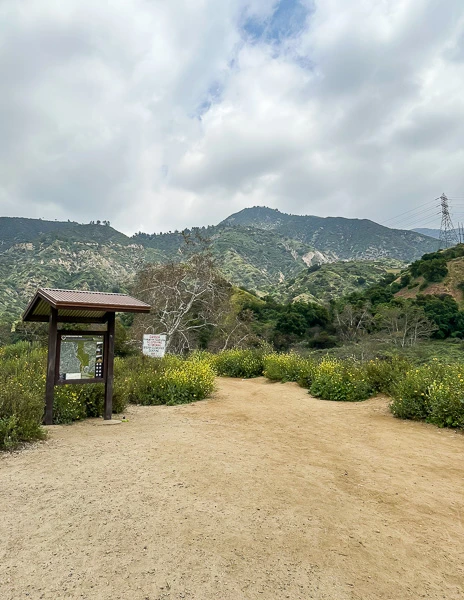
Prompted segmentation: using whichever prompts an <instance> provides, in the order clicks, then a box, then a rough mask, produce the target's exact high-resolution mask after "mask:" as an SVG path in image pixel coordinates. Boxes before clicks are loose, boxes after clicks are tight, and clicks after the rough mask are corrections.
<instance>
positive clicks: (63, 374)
mask: <svg viewBox="0 0 464 600" xmlns="http://www.w3.org/2000/svg"><path fill="white" fill-rule="evenodd" d="M59 373H60V379H94V378H96V377H97V378H99V377H103V336H102V335H101V336H100V335H62V336H61V349H60V368H59Z"/></svg>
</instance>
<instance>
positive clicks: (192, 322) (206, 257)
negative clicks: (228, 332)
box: [134, 246, 232, 352]
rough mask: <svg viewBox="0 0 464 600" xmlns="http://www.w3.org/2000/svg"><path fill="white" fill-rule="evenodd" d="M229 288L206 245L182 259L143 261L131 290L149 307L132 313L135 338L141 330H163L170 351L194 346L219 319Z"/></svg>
mask: <svg viewBox="0 0 464 600" xmlns="http://www.w3.org/2000/svg"><path fill="white" fill-rule="evenodd" d="M191 249H192V247H191V246H189V247H188V250H191ZM195 249H196V248H193V250H195ZM231 292H232V287H231V286H230V284H229V283H227V282H226V280H225V279H224V278H223V277H222V276H221V275H220V274H219V273H218V271H217V269H216V266H215V263H214V260H213V258H212V255H211V253H210V252H209V250H208V248H203V249H201V250H200V251H199V252H193V253H192V254H191V255H190V256H188V257H187V258H186V260H185V261H184V262H178V263H175V262H171V263H168V264H164V265H159V264H150V265H147V266H146V267H145V268H144V269H142V270H141V271H140V272H139V273H138V275H137V276H136V279H135V284H134V293H135V295H136V296H137V297H138V298H140V299H141V300H143V301H144V302H147V303H148V304H150V305H151V307H152V310H151V313H150V314H148V315H139V316H137V317H136V319H135V321H134V331H135V332H136V334H137V335H138V339H139V340H140V339H141V337H142V334H143V333H161V334H165V335H166V336H167V341H166V350H168V351H170V352H184V351H187V350H190V349H192V348H195V347H198V346H199V345H201V339H202V338H203V340H204V339H205V338H206V339H207V338H208V337H211V336H212V335H213V334H214V330H215V328H216V327H217V326H218V325H219V324H220V323H222V322H223V320H224V315H225V314H226V313H227V311H228V310H229V305H230V296H231ZM203 343H204V342H203Z"/></svg>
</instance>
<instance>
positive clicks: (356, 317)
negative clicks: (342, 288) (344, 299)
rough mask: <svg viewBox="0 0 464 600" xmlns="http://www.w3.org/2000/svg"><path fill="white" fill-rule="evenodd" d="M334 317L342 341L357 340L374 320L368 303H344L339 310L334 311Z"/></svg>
mask: <svg viewBox="0 0 464 600" xmlns="http://www.w3.org/2000/svg"><path fill="white" fill-rule="evenodd" d="M334 317H335V319H334V323H335V327H336V329H337V332H338V335H339V337H340V339H341V340H342V341H344V342H359V340H360V339H361V338H362V337H363V336H364V335H365V334H366V333H367V332H368V330H369V326H370V325H371V324H372V323H373V320H374V317H373V315H372V310H371V306H370V304H364V305H356V306H355V305H353V304H345V306H344V307H343V310H342V311H341V312H339V311H335V315H334Z"/></svg>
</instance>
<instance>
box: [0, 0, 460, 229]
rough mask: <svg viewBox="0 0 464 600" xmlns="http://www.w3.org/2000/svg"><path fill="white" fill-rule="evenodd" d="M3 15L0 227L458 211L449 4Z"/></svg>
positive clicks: (180, 7)
mask: <svg viewBox="0 0 464 600" xmlns="http://www.w3.org/2000/svg"><path fill="white" fill-rule="evenodd" d="M0 22H1V23H2V25H1V28H0V81H1V94H0V157H1V160H0V215H1V216H28V217H42V218H47V219H55V218H57V219H60V220H61V219H68V218H69V219H71V220H77V221H80V222H85V221H89V220H91V219H109V220H110V221H111V223H112V225H114V226H115V227H116V228H118V229H120V230H122V231H125V232H127V233H130V232H134V231H138V230H142V231H147V232H153V231H165V230H170V229H175V228H179V229H181V228H183V227H185V226H191V225H203V224H213V223H217V222H218V221H220V220H221V219H223V218H225V217H226V216H228V215H229V214H231V213H233V212H236V211H238V210H240V209H242V208H244V207H247V206H254V205H266V206H270V207H273V208H279V209H280V210H282V211H285V212H293V213H297V214H315V215H321V216H328V215H332V216H347V217H367V218H371V219H374V220H376V221H379V222H387V223H388V220H389V219H393V217H395V216H396V215H398V214H400V213H404V212H406V211H410V210H411V211H413V212H412V215H413V216H414V218H415V217H416V212H414V211H416V210H417V211H418V212H417V219H416V222H414V223H411V226H420V225H433V224H435V223H434V222H433V217H434V214H433V210H429V207H430V206H431V205H430V201H433V199H434V198H435V197H436V196H439V195H440V194H441V193H442V192H443V191H445V192H447V193H448V195H449V196H451V197H453V198H456V199H457V200H456V202H457V208H459V202H462V203H464V199H463V200H459V199H460V198H464V2H463V0H280V1H276V0H221V1H218V0H169V1H167V0H112V1H111V2H105V1H99V2H96V1H95V0H0ZM427 203H429V204H427ZM421 206H426V208H424V212H423V214H421V213H420V212H419V207H421ZM432 208H433V206H432ZM408 214H409V215H411V213H408ZM390 222H392V223H395V224H396V221H395V220H392V221H390ZM397 224H398V225H404V226H406V225H409V223H407V222H406V221H405V222H404V223H400V222H399V223H397Z"/></svg>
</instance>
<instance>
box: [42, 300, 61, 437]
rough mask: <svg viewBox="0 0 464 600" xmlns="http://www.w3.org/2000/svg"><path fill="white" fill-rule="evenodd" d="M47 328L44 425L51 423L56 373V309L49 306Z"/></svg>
mask: <svg viewBox="0 0 464 600" xmlns="http://www.w3.org/2000/svg"><path fill="white" fill-rule="evenodd" d="M49 323H50V326H49V329H48V367H47V381H46V387H45V418H44V423H45V425H51V424H52V423H53V396H54V386H55V375H56V344H57V339H58V310H57V309H56V308H51V312H50V321H49Z"/></svg>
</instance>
